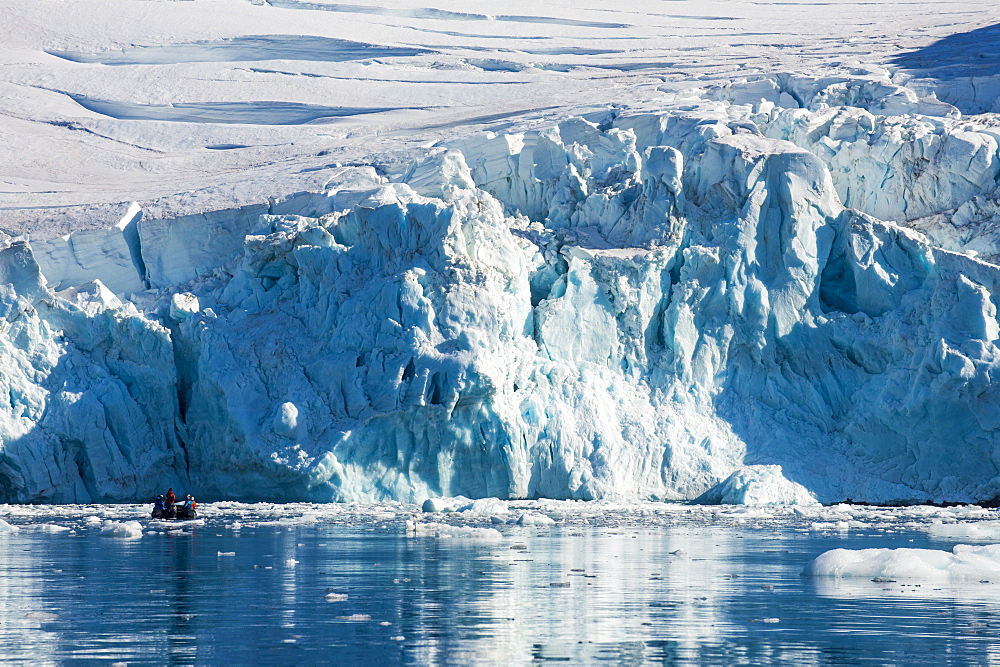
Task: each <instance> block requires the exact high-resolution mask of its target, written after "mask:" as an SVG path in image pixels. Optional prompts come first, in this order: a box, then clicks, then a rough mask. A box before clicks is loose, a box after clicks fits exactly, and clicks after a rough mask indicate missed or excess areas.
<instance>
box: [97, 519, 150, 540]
mask: <svg viewBox="0 0 1000 667" xmlns="http://www.w3.org/2000/svg"><path fill="white" fill-rule="evenodd" d="M100 534H101V535H102V536H104V537H119V538H123V539H129V540H134V539H138V538H140V537H142V524H140V523H139V522H138V521H110V520H108V521H105V522H104V524H103V525H102V526H101V533H100Z"/></svg>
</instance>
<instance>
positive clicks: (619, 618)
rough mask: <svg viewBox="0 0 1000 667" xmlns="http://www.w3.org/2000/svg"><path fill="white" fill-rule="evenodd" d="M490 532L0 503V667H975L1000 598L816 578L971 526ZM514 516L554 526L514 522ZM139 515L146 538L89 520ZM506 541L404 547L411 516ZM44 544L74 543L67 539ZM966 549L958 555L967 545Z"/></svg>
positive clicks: (999, 633) (611, 512) (960, 514)
mask: <svg viewBox="0 0 1000 667" xmlns="http://www.w3.org/2000/svg"><path fill="white" fill-rule="evenodd" d="M510 507H511V510H512V512H511V513H510V514H508V515H501V516H499V517H497V518H494V519H493V522H494V524H495V525H494V524H491V517H489V516H469V513H463V514H448V515H442V514H437V515H426V514H422V513H420V512H419V511H418V510H417V508H416V507H413V506H407V505H383V506H355V505H327V506H315V505H240V504H235V503H220V504H217V505H209V506H204V507H203V508H201V509H203V517H204V523H203V525H184V524H176V525H174V524H164V523H150V522H148V521H146V520H145V519H144V517H145V512H146V508H144V507H137V506H91V507H80V506H73V507H39V506H30V507H26V506H2V507H0V517H3V518H5V519H6V520H7V521H8V522H10V523H11V524H13V525H15V526H19V527H20V530H19V531H18V532H15V533H3V534H0V646H3V647H4V648H3V652H4V659H5V660H6V661H7V662H18V661H24V662H32V663H39V662H51V661H65V660H99V661H108V662H148V663H162V662H173V663H181V664H183V663H222V662H225V663H243V664H246V663H281V664H308V663H331V662H335V663H339V664H351V663H364V664H387V663H419V664H424V663H434V664H441V663H466V664H467V663H471V662H475V663H479V664H518V663H520V664H523V663H531V662H538V663H542V662H549V661H553V662H560V661H561V662H570V663H574V664H579V663H592V662H598V661H610V662H615V663H667V664H672V663H699V664H700V663H711V664H719V663H725V664H739V663H775V662H781V663H794V664H830V663H845V662H847V663H864V662H871V663H879V664H882V663H911V664H913V663H935V662H952V663H988V662H996V661H1000V641H998V640H1000V621H997V620H996V618H997V615H996V612H997V611H998V607H1000V591H998V590H997V589H1000V582H998V583H980V582H971V583H967V584H940V583H933V582H920V581H916V582H905V581H897V582H873V581H869V580H839V579H831V580H814V579H811V578H808V577H803V576H801V572H802V569H803V567H804V566H805V565H806V564H807V563H808V562H809V561H810V560H812V559H813V558H815V557H816V556H817V555H819V554H820V553H822V552H824V551H826V550H828V549H833V548H837V547H845V548H855V549H859V548H868V547H904V546H905V547H928V548H935V549H950V548H951V546H952V545H953V544H954V543H955V542H956V541H961V540H953V541H944V540H934V539H932V538H931V537H930V535H929V534H928V532H927V528H928V526H930V525H931V524H932V523H933V522H935V521H937V522H940V521H942V520H943V521H945V522H952V521H956V520H957V521H964V522H971V521H978V520H981V519H989V518H994V515H995V513H993V512H988V511H986V510H980V509H978V508H968V509H935V508H910V509H905V510H875V509H871V508H844V507H835V508H817V509H815V510H792V509H791V508H778V509H769V510H761V509H751V508H734V507H715V508H706V507H692V506H682V505H664V504H642V505H627V506H626V505H611V504H598V503H555V502H551V503H549V502H545V503H528V502H526V503H510ZM524 509H531V510H532V511H534V512H541V513H544V514H546V515H548V516H551V517H552V518H554V519H556V521H557V523H556V524H555V525H550V526H518V525H511V524H508V523H506V521H507V520H513V519H516V518H517V517H518V516H519V515H520V514H521V513H522V511H523V510H524ZM95 515H96V516H99V517H101V518H103V519H114V520H116V521H125V520H130V519H137V518H138V519H140V520H141V521H142V523H143V524H144V528H145V533H144V534H143V536H142V537H141V538H138V539H120V538H109V537H104V536H102V535H101V534H100V530H101V523H100V521H98V520H96V519H90V520H89V521H88V520H87V517H91V516H95ZM414 518H416V519H417V520H423V521H428V520H432V519H433V520H437V521H442V522H446V523H449V524H453V525H470V526H476V527H486V526H494V527H496V528H498V529H499V530H500V532H501V533H502V537H500V538H499V539H477V538H475V537H469V536H464V537H463V536H456V537H434V536H412V535H410V536H408V534H407V531H406V528H405V525H406V521H407V520H408V519H414ZM53 526H63V527H68V528H70V530H63V531H61V532H52V531H56V530H58V529H57V528H53ZM966 541H967V540H966Z"/></svg>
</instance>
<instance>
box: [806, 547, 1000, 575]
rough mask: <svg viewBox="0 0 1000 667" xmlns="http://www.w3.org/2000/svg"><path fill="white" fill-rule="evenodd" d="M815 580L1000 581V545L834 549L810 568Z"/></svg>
mask: <svg viewBox="0 0 1000 667" xmlns="http://www.w3.org/2000/svg"><path fill="white" fill-rule="evenodd" d="M804 574H806V575H810V576H814V577H844V578H850V577H864V578H869V579H871V578H881V579H920V580H927V581H980V580H983V579H985V578H991V577H993V578H1000V544H990V545H986V546H970V545H968V544H959V545H956V546H955V547H954V548H953V549H952V550H951V552H948V551H939V550H936V549H859V550H854V549H833V550H832V551H827V552H826V553H824V554H821V555H820V556H819V557H818V558H816V560H814V561H812V562H811V563H810V564H809V565H807V566H806V569H805V571H804Z"/></svg>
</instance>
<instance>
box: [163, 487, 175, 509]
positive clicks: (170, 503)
mask: <svg viewBox="0 0 1000 667" xmlns="http://www.w3.org/2000/svg"><path fill="white" fill-rule="evenodd" d="M163 500H164V501H165V502H166V505H167V509H168V510H172V509H173V508H174V503H176V502H177V496H175V495H174V489H173V487H171V488H169V489H167V495H166V496H165V497H164V499H163Z"/></svg>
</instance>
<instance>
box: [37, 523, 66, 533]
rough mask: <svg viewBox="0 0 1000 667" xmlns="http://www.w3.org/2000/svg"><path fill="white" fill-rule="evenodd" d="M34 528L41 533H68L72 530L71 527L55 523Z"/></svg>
mask: <svg viewBox="0 0 1000 667" xmlns="http://www.w3.org/2000/svg"><path fill="white" fill-rule="evenodd" d="M32 528H33V529H34V530H36V531H38V532H40V533H68V532H69V531H70V530H72V529H71V528H70V527H69V526H60V525H58V524H55V523H40V524H37V525H35V526H32Z"/></svg>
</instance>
